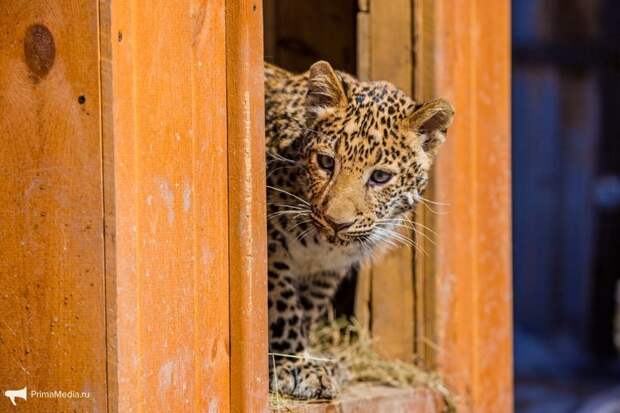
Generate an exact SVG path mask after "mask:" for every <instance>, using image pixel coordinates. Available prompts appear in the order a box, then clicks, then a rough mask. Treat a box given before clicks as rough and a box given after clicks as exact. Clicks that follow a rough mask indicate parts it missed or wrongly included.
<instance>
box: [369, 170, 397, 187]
mask: <svg viewBox="0 0 620 413" xmlns="http://www.w3.org/2000/svg"><path fill="white" fill-rule="evenodd" d="M392 176H394V175H393V174H392V173H390V172H386V171H382V170H380V169H377V170H376V171H374V172H373V173H372V175H370V183H371V184H373V185H382V184H384V183H386V182H387V181H389V180H390V179H392Z"/></svg>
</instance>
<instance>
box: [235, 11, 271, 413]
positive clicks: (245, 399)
mask: <svg viewBox="0 0 620 413" xmlns="http://www.w3.org/2000/svg"><path fill="white" fill-rule="evenodd" d="M262 39H263V26H262V5H261V2H259V1H256V0H228V1H227V2H226V52H227V56H226V68H227V85H228V90H227V92H228V95H227V98H228V101H227V103H228V106H227V107H228V173H229V181H228V182H229V198H228V199H229V207H230V214H229V219H230V221H229V226H230V241H229V242H230V248H229V250H230V308H231V314H230V317H231V320H230V328H231V330H230V333H231V343H230V351H231V353H230V354H231V371H230V374H231V379H230V380H231V381H230V383H231V403H232V405H231V411H233V412H264V411H267V409H268V378H267V367H268V364H267V362H268V358H267V351H268V350H267V237H266V229H267V223H266V214H267V213H266V206H265V204H266V199H265V197H266V194H265V185H266V183H265V125H264V122H265V121H264V95H263V88H264V86H263V85H264V80H263V79H264V78H263V40H262Z"/></svg>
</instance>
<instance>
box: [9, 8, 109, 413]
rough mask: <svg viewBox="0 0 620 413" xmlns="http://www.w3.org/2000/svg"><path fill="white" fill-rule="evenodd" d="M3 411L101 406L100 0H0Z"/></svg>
mask: <svg viewBox="0 0 620 413" xmlns="http://www.w3.org/2000/svg"><path fill="white" fill-rule="evenodd" d="M0 27H1V28H2V29H0V31H1V33H2V34H1V35H0V113H1V115H0V139H1V141H0V142H1V146H0V285H1V286H2V291H1V292H0V366H2V367H1V368H0V389H2V392H4V391H5V390H7V389H21V388H23V387H24V386H27V389H28V392H30V391H31V390H35V391H36V390H38V391H54V390H64V391H69V390H73V391H77V392H89V396H90V397H89V398H83V399H43V398H35V397H32V396H31V395H30V393H29V397H28V400H27V401H24V400H21V399H17V403H18V407H17V408H14V407H13V406H11V404H10V402H9V399H8V398H6V397H4V396H2V398H1V399H0V411H10V410H11V409H15V411H18V410H19V411H20V412H42V411H54V412H66V411H89V412H90V411H106V408H107V407H106V371H105V358H106V352H105V315H104V314H105V313H104V308H105V306H104V275H103V271H104V268H103V254H104V251H103V238H102V236H101V234H102V232H103V227H102V222H103V219H102V218H103V210H102V194H101V179H102V178H101V140H100V119H99V81H98V78H99V59H98V54H97V44H98V35H97V2H96V1H69V0H64V1H61V0H46V1H38V0H29V1H4V2H1V3H0Z"/></svg>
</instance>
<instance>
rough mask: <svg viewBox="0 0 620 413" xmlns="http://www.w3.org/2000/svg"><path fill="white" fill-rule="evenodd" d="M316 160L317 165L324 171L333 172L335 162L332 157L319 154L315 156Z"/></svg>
mask: <svg viewBox="0 0 620 413" xmlns="http://www.w3.org/2000/svg"><path fill="white" fill-rule="evenodd" d="M316 160H317V162H318V163H319V166H320V167H321V168H323V169H325V170H326V171H329V172H332V171H333V170H334V165H335V164H336V160H335V159H334V158H333V157H331V156H329V155H325V154H322V153H319V154H317V156H316Z"/></svg>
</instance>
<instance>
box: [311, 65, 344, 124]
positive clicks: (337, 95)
mask: <svg viewBox="0 0 620 413" xmlns="http://www.w3.org/2000/svg"><path fill="white" fill-rule="evenodd" d="M346 106H347V95H346V93H345V91H344V88H343V86H342V80H341V79H340V76H338V74H337V73H336V72H335V71H334V69H333V68H332V67H331V65H330V64H329V63H327V62H326V61H323V60H321V61H318V62H316V63H315V64H313V65H312V66H311V67H310V70H309V71H308V93H307V94H306V118H307V121H308V123H309V124H310V123H312V122H314V121H315V120H316V119H318V118H320V117H322V116H325V115H329V114H330V113H332V112H333V111H334V110H335V109H338V108H344V107H346Z"/></svg>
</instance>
